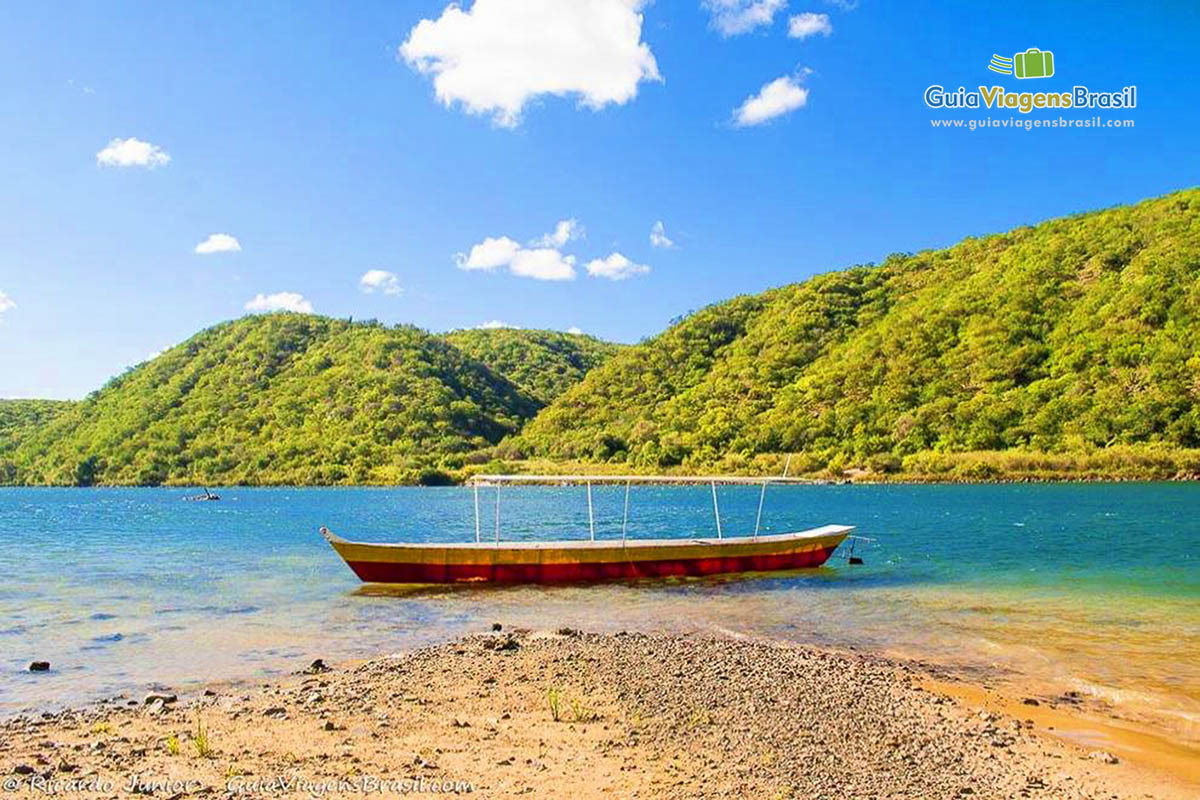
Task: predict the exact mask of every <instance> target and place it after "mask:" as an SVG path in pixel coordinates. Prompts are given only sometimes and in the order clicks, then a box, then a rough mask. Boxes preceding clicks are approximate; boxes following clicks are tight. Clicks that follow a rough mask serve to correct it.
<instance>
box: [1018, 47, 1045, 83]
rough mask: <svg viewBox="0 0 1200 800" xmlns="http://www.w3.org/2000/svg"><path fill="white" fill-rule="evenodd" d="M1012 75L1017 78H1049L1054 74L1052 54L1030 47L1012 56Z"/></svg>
mask: <svg viewBox="0 0 1200 800" xmlns="http://www.w3.org/2000/svg"><path fill="white" fill-rule="evenodd" d="M1013 74H1014V75H1016V76H1017V77H1018V78H1049V77H1050V76H1051V75H1053V74H1054V53H1051V52H1050V51H1049V50H1038V49H1037V48H1036V47H1031V48H1029V49H1028V50H1026V51H1025V52H1024V53H1017V54H1016V55H1014V56H1013Z"/></svg>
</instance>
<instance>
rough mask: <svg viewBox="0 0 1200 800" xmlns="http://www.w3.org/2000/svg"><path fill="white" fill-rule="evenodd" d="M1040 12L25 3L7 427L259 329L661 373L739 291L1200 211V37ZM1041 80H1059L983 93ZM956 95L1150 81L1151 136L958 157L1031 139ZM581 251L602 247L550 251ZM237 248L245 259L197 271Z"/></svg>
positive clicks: (12, 155)
mask: <svg viewBox="0 0 1200 800" xmlns="http://www.w3.org/2000/svg"><path fill="white" fill-rule="evenodd" d="M1030 6H1031V7H1030V8H1026V9H1021V8H1019V7H1017V4H1013V3H1011V2H1006V3H998V2H997V3H970V4H966V3H959V2H944V3H935V2H928V3H908V4H905V3H895V2H893V3H882V2H875V1H873V0H862V2H861V3H860V4H858V5H857V7H854V8H847V7H846V4H844V3H843V4H832V3H829V2H826V0H812V2H804V1H803V0H787V2H784V0H748V1H746V0H711V1H710V2H708V3H705V2H702V1H701V0H658V1H657V2H654V3H650V4H638V3H635V2H634V0H570V1H568V0H475V1H474V2H472V0H464V3H463V6H462V7H461V8H460V9H458V10H456V11H450V12H447V9H446V4H445V3H444V2H394V3H365V2H364V3H354V4H343V3H333V2H329V3H308V4H301V3H296V4H292V3H267V2H262V3H254V4H246V3H228V4H218V3H203V4H201V3H194V4H183V3H160V2H154V3H151V2H147V3H121V2H118V3H110V4H97V3H90V2H89V3H53V4H23V5H22V6H21V7H16V6H10V7H9V8H7V9H6V10H5V11H4V12H3V19H2V21H0V101H2V102H0V293H2V294H0V397H62V398H76V397H81V396H83V395H84V394H86V393H87V392H88V391H90V390H92V389H94V388H97V387H98V386H100V385H101V384H102V383H103V382H104V381H105V380H106V379H107V378H109V377H111V376H113V375H114V374H117V373H119V372H120V371H121V370H123V369H124V368H125V367H127V366H129V365H131V364H135V363H137V362H139V361H141V360H143V359H145V358H146V357H147V356H148V355H149V354H151V353H153V352H156V351H158V350H161V349H162V348H164V347H166V346H169V345H171V344H174V343H177V342H179V341H182V340H183V339H185V338H187V337H188V336H190V335H191V334H193V333H195V332H196V331H198V330H200V329H201V328H204V327H206V326H208V325H211V324H214V323H216V322H219V321H221V320H225V319H229V318H233V317H238V316H241V315H243V314H245V313H248V312H247V310H246V309H247V304H251V305H252V307H270V306H272V305H277V304H280V303H282V304H284V305H293V306H300V307H307V306H311V307H312V308H313V309H314V310H315V311H316V313H321V314H330V315H334V316H341V317H345V316H351V315H352V316H354V317H355V318H370V317H375V318H378V319H380V320H382V321H384V322H387V323H396V322H411V323H414V324H417V325H419V326H422V327H425V328H428V329H431V330H435V331H442V330H448V329H453V328H459V327H472V326H476V325H480V324H482V323H485V322H488V321H492V320H499V321H503V322H505V323H508V324H512V325H515V326H521V327H544V328H555V329H560V330H567V329H569V328H579V329H582V330H583V331H585V332H587V333H592V334H595V335H598V336H601V337H605V338H609V339H614V340H620V341H635V340H637V339H639V338H641V337H643V336H646V335H649V334H653V333H656V332H658V331H659V330H661V329H662V328H663V327H665V326H666V324H667V323H668V321H669V320H670V319H671V318H672V317H674V316H676V315H678V314H680V313H682V312H685V311H687V310H689V309H693V308H697V307H700V306H702V305H705V304H707V303H710V302H714V301H717V300H721V299H724V298H727V297H730V296H732V295H735V294H739V293H744V292H755V291H759V290H762V289H764V288H767V287H770V286H776V285H780V284H785V283H790V282H793V281H798V280H803V279H804V278H806V277H808V276H810V275H813V274H814V273H818V272H822V271H826V270H830V269H836V268H840V267H843V266H847V265H851V264H856V263H863V262H872V261H878V260H881V259H882V258H884V257H885V256H886V255H887V254H888V253H891V252H895V251H914V250H919V249H922V248H927V247H940V246H945V245H949V244H952V243H954V242H955V241H957V240H959V239H961V238H962V237H964V236H968V235H978V234H986V233H991V232H997V231H1002V230H1006V229H1008V228H1011V227H1013V226H1016V225H1022V224H1026V223H1032V222H1036V221H1039V220H1041V219H1044V218H1047V217H1052V216H1058V215H1062V214H1066V213H1072V212H1076V211H1083V210H1088V209H1094V208H1100V207H1105V206H1110V205H1114V204H1118V203H1126V202H1132V201H1136V200H1139V199H1142V198H1145V197H1149V196H1154V195H1158V194H1162V193H1165V192H1168V191H1172V190H1175V189H1179V188H1183V187H1187V186H1191V185H1194V184H1196V183H1197V163H1198V162H1197V151H1198V148H1197V138H1196V133H1195V131H1196V128H1197V124H1198V123H1200V119H1198V117H1200V112H1198V111H1197V108H1200V90H1198V89H1197V85H1196V83H1197V82H1196V81H1194V80H1191V79H1188V78H1186V77H1184V78H1183V79H1181V78H1180V76H1186V75H1188V74H1190V72H1189V68H1190V65H1191V63H1192V61H1193V59H1194V45H1195V42H1196V41H1197V40H1198V36H1197V34H1198V33H1200V13H1198V11H1197V8H1196V6H1195V5H1194V4H1192V3H1184V2H1175V3H1160V4H1155V5H1154V7H1153V10H1151V7H1150V6H1145V7H1140V6H1130V5H1128V4H1121V5H1116V4H1086V5H1083V4H1079V3H1074V2H1072V3H1067V2H1043V3H1039V4H1036V6H1034V5H1033V4H1030ZM793 17H796V18H799V20H800V21H799V22H797V23H791V22H790V20H791V19H792V18H793ZM422 20H426V21H427V22H425V23H422ZM419 24H421V25H423V26H424V27H423V29H418V28H417V26H418V25H419ZM790 25H794V26H795V28H796V32H797V33H798V34H806V35H804V36H803V37H790V36H789V35H788V34H789V26H790ZM406 43H407V47H406V49H405V50H404V51H402V49H401V48H402V46H404V45H406ZM1029 47H1039V48H1042V49H1046V50H1052V51H1053V52H1054V55H1055V64H1056V75H1055V76H1054V77H1053V78H1048V79H1043V80H1017V79H1015V78H1012V77H1002V76H999V75H996V74H994V73H991V72H989V71H988V70H987V68H986V67H987V64H988V61H989V59H990V57H991V55H992V54H993V53H997V54H1000V55H1011V54H1013V53H1016V52H1020V51H1024V50H1025V49H1027V48H1029ZM772 82H774V84H775V85H774V89H773V90H772V91H769V92H768V93H767V96H766V97H765V98H762V99H760V101H759V102H758V103H752V104H750V105H749V106H746V109H747V110H746V111H745V112H743V113H742V115H741V116H740V117H739V115H738V109H739V108H742V107H743V105H744V104H745V102H746V101H747V100H748V99H750V98H753V97H754V96H756V95H757V94H758V93H759V92H760V90H762V89H763V87H764V86H766V85H768V84H771V83H772ZM933 83H938V84H942V85H945V86H946V87H948V88H957V86H959V85H965V86H966V87H968V88H969V89H973V88H974V87H976V86H978V85H980V84H984V85H992V84H999V85H1002V86H1004V87H1005V88H1006V89H1009V90H1012V91H1018V90H1027V91H1038V90H1054V91H1062V90H1069V88H1070V87H1071V86H1072V85H1074V84H1083V85H1087V86H1089V88H1091V89H1093V90H1104V91H1111V90H1119V89H1121V88H1123V87H1125V86H1127V85H1130V84H1136V85H1137V87H1138V107H1137V108H1136V109H1131V110H1124V111H1118V112H1102V116H1103V117H1105V118H1131V119H1133V120H1134V121H1135V127H1134V128H1133V129H1119V130H1111V129H1110V130H1098V129H1090V130H1061V129H1059V130H1050V129H1039V130H1033V131H1015V130H1012V129H989V130H982V131H974V132H971V131H966V130H962V129H958V130H945V129H938V130H935V129H933V128H932V127H931V123H930V120H931V119H933V118H938V117H945V118H970V117H975V118H983V117H987V116H992V117H995V118H997V119H1004V118H1010V117H1018V116H1020V115H1019V114H1016V113H1014V112H1010V111H986V110H985V111H974V112H940V113H939V112H935V111H932V110H931V109H929V108H927V107H926V106H925V104H924V102H923V100H922V96H923V93H924V91H925V88H926V87H927V86H929V85H930V84H933ZM435 86H438V87H440V90H435ZM554 92H561V93H563V94H564V95H565V96H557V95H556V94H554ZM439 93H440V94H441V95H442V99H439V97H438V96H437V94H439ZM443 100H446V101H448V102H449V106H447V104H446V103H445V102H443ZM1092 113H1093V112H1074V111H1069V112H1065V113H1064V114H1063V116H1066V117H1078V118H1085V117H1088V116H1091V115H1092ZM772 114H776V115H775V116H771V115H772ZM1055 115H1056V116H1057V114H1055ZM1033 116H1038V115H1033ZM1041 116H1046V117H1048V116H1049V115H1047V114H1045V113H1043V114H1041ZM739 119H740V121H741V123H742V124H739ZM752 123H753V124H752ZM129 139H134V140H136V141H134V142H128V141H127V140H129ZM114 140H120V142H119V143H118V145H119V146H116V147H114V148H111V149H109V145H110V143H112V142H113V141H114ZM106 150H107V154H106V155H101V154H102V153H105V151H106ZM166 158H169V161H166V162H165V163H160V164H159V165H157V166H155V165H154V164H155V162H156V160H157V161H158V162H162V161H164V159H166ZM572 219H573V220H576V221H577V223H578V226H579V227H581V228H582V230H583V234H582V235H578V233H577V232H573V231H569V230H566V229H565V228H564V231H565V232H566V233H567V234H568V235H567V236H565V237H562V236H560V237H559V239H558V240H555V239H554V238H553V236H552V235H551V236H548V235H550V234H553V232H554V231H555V229H556V225H557V223H559V221H562V220H572ZM657 221H661V222H662V223H663V229H664V230H665V234H666V236H667V237H668V238H669V239H670V240H672V242H673V246H671V247H655V246H653V245H652V244H651V241H650V233H651V228H652V226H653V225H654V223H655V222H657ZM218 233H219V234H226V235H228V236H231V237H233V238H235V239H236V240H237V242H238V245H239V246H240V250H239V251H232V252H230V251H225V252H213V253H207V254H204V253H197V252H195V248H196V247H197V245H199V244H200V243H202V242H204V241H206V240H208V238H209V237H210V235H212V234H218ZM572 233H574V234H575V235H570V234H572ZM542 237H547V238H544V239H543V241H541V242H540V243H539V242H537V241H536V240H538V239H539V238H542ZM487 239H491V240H493V241H492V242H490V243H489V244H488V246H487V247H485V248H483V249H481V250H479V251H478V252H477V253H473V252H472V248H473V247H475V246H476V245H481V244H484V243H485V240H487ZM218 243H219V240H218ZM218 249H219V248H218ZM457 254H461V256H458V257H457V258H456V255H457ZM618 256H619V257H618ZM471 266H475V267H478V268H474V269H466V268H464V267H471ZM372 270H375V271H377V272H375V273H373V275H374V277H375V280H374V285H373V286H372V287H367V288H373V291H370V292H367V291H364V287H363V285H362V284H361V279H362V278H363V276H364V275H366V274H367V273H368V272H369V271H372ZM381 273H388V275H381ZM517 273H521V274H517ZM567 273H570V274H572V275H573V276H574V277H573V279H560V280H543V279H539V278H545V277H557V278H565V277H566V276H567ZM592 273H596V274H592ZM615 277H622V278H623V279H619V280H615V279H613V278H615ZM385 290H386V291H385ZM259 295H262V298H260V301H259V303H258V304H257V306H254V305H253V301H254V299H255V298H256V297H258V296H259ZM297 296H298V297H297ZM300 298H302V299H300Z"/></svg>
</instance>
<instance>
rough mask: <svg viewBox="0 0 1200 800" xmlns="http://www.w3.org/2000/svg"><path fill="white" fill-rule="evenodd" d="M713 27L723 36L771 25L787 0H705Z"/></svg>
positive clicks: (704, 4)
mask: <svg viewBox="0 0 1200 800" xmlns="http://www.w3.org/2000/svg"><path fill="white" fill-rule="evenodd" d="M702 5H703V6H704V8H705V9H707V10H708V13H709V14H711V15H712V22H711V24H712V27H713V28H715V29H716V30H717V31H718V32H719V33H720V34H721V35H722V36H726V37H728V36H738V35H740V34H743V33H749V32H750V31H752V30H754V29H755V28H760V27H763V26H767V25H770V24H771V23H773V22H774V21H775V15H776V14H777V13H778V12H779V11H780V10H781V9H782V8H783V7H784V6H786V5H787V0H703V2H702Z"/></svg>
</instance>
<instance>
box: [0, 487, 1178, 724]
mask: <svg viewBox="0 0 1200 800" xmlns="http://www.w3.org/2000/svg"><path fill="white" fill-rule="evenodd" d="M219 491H220V493H221V495H222V497H223V499H222V501H221V502H219V503H189V502H185V501H183V500H182V499H181V498H182V497H183V496H184V495H185V494H187V492H186V491H183V490H177V489H96V490H83V489H68V490H58V489H0V714H7V713H12V712H14V711H16V710H18V709H22V708H27V707H37V706H44V705H48V704H54V703H57V702H64V701H76V700H87V699H94V698H97V697H100V696H104V695H109V694H113V693H115V692H118V691H125V690H134V689H142V688H145V687H147V686H149V685H151V684H153V683H156V682H158V683H163V684H171V685H179V684H186V683H189V682H194V681H199V680H214V679H240V678H250V677H255V676H261V675H267V674H273V673H277V672H280V671H289V670H294V669H296V668H298V667H299V666H302V665H304V664H306V663H307V661H308V660H310V659H312V658H315V657H318V656H319V657H324V658H341V657H352V656H359V655H372V654H376V653H379V652H381V651H398V650H403V649H406V648H410V647H413V646H416V645H419V644H424V643H428V642H433V641H439V640H443V639H445V638H447V637H450V636H452V635H454V634H457V633H461V632H464V631H472V630H479V629H481V628H483V627H485V626H486V625H488V624H490V623H491V622H493V621H500V622H504V623H506V624H508V625H523V626H529V627H546V626H559V625H574V626H579V627H584V628H587V629H591V630H614V629H630V630H632V629H640V630H717V629H719V630H723V631H733V632H736V633H744V634H749V635H767V636H772V637H777V638H784V639H789V640H796V641H808V642H818V643H832V644H836V645H842V646H859V647H871V648H877V649H883V650H887V651H895V652H901V653H908V654H917V655H921V656H923V657H927V658H933V659H937V660H943V661H946V662H954V663H968V664H973V665H980V666H994V667H1000V668H1002V669H1005V670H1012V671H1013V674H1014V675H1017V676H1021V677H1026V678H1030V679H1034V680H1038V681H1046V682H1051V683H1053V684H1054V685H1057V686H1058V687H1059V688H1060V689H1061V688H1068V687H1073V688H1077V689H1081V690H1083V691H1088V692H1092V693H1096V694H1099V695H1101V696H1104V697H1106V698H1108V699H1110V700H1112V701H1114V702H1118V703H1128V704H1133V705H1136V706H1137V708H1139V709H1140V710H1142V711H1147V712H1150V713H1151V714H1152V715H1157V716H1158V717H1159V718H1161V719H1164V720H1166V721H1167V722H1166V723H1165V724H1167V725H1169V726H1170V727H1172V728H1173V729H1174V730H1175V732H1177V733H1180V734H1182V735H1183V736H1185V737H1187V738H1191V739H1197V738H1200V486H1196V485H1190V484H1140V485H1135V484H1121V485H1098V484H1091V485H1050V486H857V487H851V486H805V487H772V488H771V489H770V490H769V493H768V496H767V505H766V510H765V513H764V519H763V529H764V530H766V531H782V530H794V529H799V528H804V527H811V526H815V525H819V524H824V523H829V522H837V523H848V524H853V525H857V526H858V528H859V531H858V532H859V533H860V534H862V535H864V536H869V537H873V538H874V539H875V540H876V541H875V542H874V543H873V544H872V545H870V546H869V547H868V548H867V549H866V550H865V551H863V555H864V556H865V557H866V562H867V563H866V564H865V565H864V566H856V567H848V566H847V565H846V564H845V562H844V561H840V560H833V561H831V562H830V566H829V567H826V568H824V569H822V570H819V571H812V572H808V573H805V574H791V575H783V576H771V577H759V578H736V579H719V580H717V579H714V580H699V581H677V582H649V583H639V584H621V585H605V586H591V587H559V588H548V587H542V588H538V587H512V588H492V589H479V588H474V589H466V588H453V589H447V590H440V591H424V592H418V593H412V592H407V593H406V592H387V591H381V590H378V589H376V590H371V589H367V588H363V587H362V586H361V585H360V584H359V583H358V581H357V579H356V578H355V577H354V576H353V575H352V574H351V573H350V571H349V570H348V569H347V568H346V567H345V566H344V565H343V564H342V563H341V561H340V560H339V559H338V558H337V556H336V555H335V554H334V553H333V552H332V551H331V550H330V549H329V548H328V546H327V545H326V544H325V543H324V542H323V541H322V540H321V539H320V537H319V536H318V535H317V527H318V526H319V525H321V524H327V525H329V526H330V527H331V528H333V529H334V530H335V531H337V532H338V533H340V534H342V535H343V536H346V537H347V538H352V539H363V540H369V541H388V540H393V539H397V538H399V539H404V540H409V541H417V540H429V541H433V540H447V541H461V540H465V539H468V538H470V537H472V536H473V535H474V521H473V516H472V508H473V506H472V498H471V493H470V490H467V489H459V488H446V489H415V488H413V489H238V488H233V489H223V490H219ZM481 499H482V501H483V502H482V504H481V505H482V510H483V516H484V522H483V529H484V535H485V536H489V535H491V534H492V532H493V530H494V528H493V516H492V515H493V513H494V493H493V492H492V491H490V490H489V491H487V492H483V493H481ZM622 500H623V489H620V488H613V489H598V490H597V491H596V515H597V536H598V537H614V536H615V537H619V536H620V521H621V504H622ZM757 501H758V492H757V489H755V488H753V487H727V488H724V489H722V490H721V505H722V521H723V524H724V527H725V532H726V534H727V535H732V534H736V533H746V532H749V531H750V530H752V529H753V527H754V514H755V508H756V506H757ZM711 502H712V501H711V496H710V494H709V490H708V488H707V487H698V488H691V487H686V488H684V487H670V488H635V489H634V491H633V502H632V511H631V525H630V531H629V535H630V536H636V537H651V536H654V537H660V536H674V535H688V534H704V535H711V534H712V533H713V523H712V511H711V509H712V506H711ZM501 517H502V523H503V534H504V537H505V538H509V539H538V538H541V539H550V538H571V537H575V536H586V530H587V516H586V504H585V501H584V494H583V490H582V489H581V488H512V489H505V490H504V492H503V496H502V508H501ZM33 659H44V660H49V661H50V662H52V664H53V670H52V672H50V673H47V674H36V675H35V674H30V673H28V672H26V671H25V668H26V667H27V665H28V663H29V661H31V660H33Z"/></svg>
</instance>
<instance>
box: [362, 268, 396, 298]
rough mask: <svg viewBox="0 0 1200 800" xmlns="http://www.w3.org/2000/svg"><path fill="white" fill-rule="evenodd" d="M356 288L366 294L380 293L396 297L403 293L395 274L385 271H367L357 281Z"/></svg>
mask: <svg viewBox="0 0 1200 800" xmlns="http://www.w3.org/2000/svg"><path fill="white" fill-rule="evenodd" d="M358 287H359V288H360V289H362V290H363V291H364V292H366V293H367V294H371V293H372V292H382V293H383V294H390V295H398V294H402V293H403V292H404V289H403V288H401V286H400V279H399V278H397V277H396V273H394V272H388V271H387V270H386V269H369V270H367V271H366V272H364V273H363V276H362V277H361V278H359V279H358Z"/></svg>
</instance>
